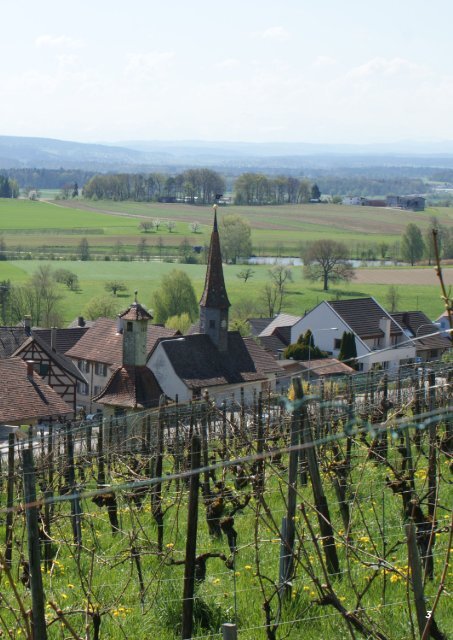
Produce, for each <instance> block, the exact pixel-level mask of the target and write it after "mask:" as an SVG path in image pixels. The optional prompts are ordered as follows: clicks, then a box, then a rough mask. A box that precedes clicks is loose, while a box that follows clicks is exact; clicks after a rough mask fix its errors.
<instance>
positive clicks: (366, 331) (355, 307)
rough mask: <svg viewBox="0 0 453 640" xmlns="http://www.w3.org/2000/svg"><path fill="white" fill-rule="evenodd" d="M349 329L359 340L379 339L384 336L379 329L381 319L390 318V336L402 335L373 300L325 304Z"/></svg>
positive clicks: (339, 301)
mask: <svg viewBox="0 0 453 640" xmlns="http://www.w3.org/2000/svg"><path fill="white" fill-rule="evenodd" d="M326 304H328V305H330V307H332V309H334V310H335V311H336V313H337V314H338V315H339V316H340V317H341V318H342V319H343V320H344V321H345V322H346V323H347V324H348V325H349V326H350V327H351V329H352V330H353V331H354V333H355V334H356V335H358V336H359V338H362V339H367V338H381V337H383V335H384V332H383V331H382V329H380V328H379V321H380V319H381V318H384V317H385V318H390V319H391V320H392V322H391V325H390V335H392V336H397V335H402V331H401V329H400V328H399V327H398V325H397V324H396V322H395V321H394V320H393V319H392V318H391V316H390V315H389V314H388V313H387V311H385V309H383V308H382V307H381V306H380V305H379V304H378V303H377V302H376V300H375V299H374V298H354V299H351V300H330V301H329V302H326Z"/></svg>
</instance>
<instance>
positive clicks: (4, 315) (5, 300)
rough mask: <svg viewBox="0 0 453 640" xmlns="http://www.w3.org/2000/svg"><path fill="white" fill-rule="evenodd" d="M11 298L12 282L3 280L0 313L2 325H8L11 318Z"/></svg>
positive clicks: (0, 292)
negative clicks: (9, 309)
mask: <svg viewBox="0 0 453 640" xmlns="http://www.w3.org/2000/svg"><path fill="white" fill-rule="evenodd" d="M10 296H11V281H10V280H1V281H0V313H1V319H2V324H3V325H6V324H7V322H8V318H9V313H8V308H9V299H10Z"/></svg>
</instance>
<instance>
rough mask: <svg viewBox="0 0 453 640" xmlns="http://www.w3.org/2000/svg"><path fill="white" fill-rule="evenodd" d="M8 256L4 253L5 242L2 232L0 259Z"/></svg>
mask: <svg viewBox="0 0 453 640" xmlns="http://www.w3.org/2000/svg"><path fill="white" fill-rule="evenodd" d="M7 259H8V256H7V254H6V242H5V238H4V237H3V234H0V261H1V260H7Z"/></svg>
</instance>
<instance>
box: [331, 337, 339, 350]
mask: <svg viewBox="0 0 453 640" xmlns="http://www.w3.org/2000/svg"><path fill="white" fill-rule="evenodd" d="M333 348H334V349H340V348H341V338H335V339H334V341H333Z"/></svg>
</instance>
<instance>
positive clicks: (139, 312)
mask: <svg viewBox="0 0 453 640" xmlns="http://www.w3.org/2000/svg"><path fill="white" fill-rule="evenodd" d="M120 318H123V320H152V319H153V316H152V315H151V314H150V313H148V311H147V310H146V309H145V307H142V305H141V304H140V303H139V302H137V301H135V302H133V303H132V304H131V306H130V307H129V308H128V309H126V311H123V313H120Z"/></svg>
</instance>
